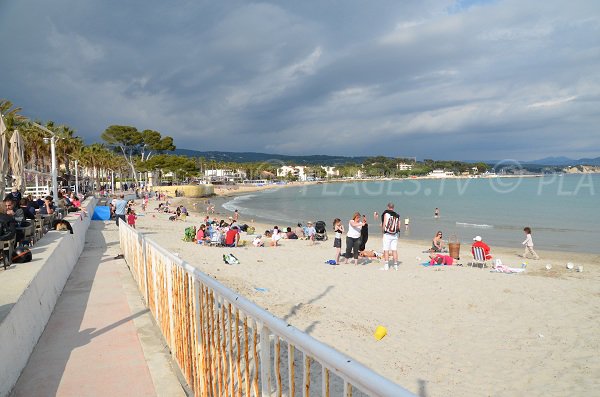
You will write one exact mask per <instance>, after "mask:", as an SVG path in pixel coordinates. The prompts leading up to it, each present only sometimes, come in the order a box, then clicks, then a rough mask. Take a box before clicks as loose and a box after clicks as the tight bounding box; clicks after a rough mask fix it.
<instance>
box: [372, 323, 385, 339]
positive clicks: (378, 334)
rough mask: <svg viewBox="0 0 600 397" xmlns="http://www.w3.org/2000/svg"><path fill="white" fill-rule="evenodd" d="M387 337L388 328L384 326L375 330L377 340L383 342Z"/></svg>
mask: <svg viewBox="0 0 600 397" xmlns="http://www.w3.org/2000/svg"><path fill="white" fill-rule="evenodd" d="M386 335H387V328H385V327H384V326H383V325H379V326H377V328H375V334H373V336H374V337H375V339H377V340H381V339H382V338H383V337H384V336H386Z"/></svg>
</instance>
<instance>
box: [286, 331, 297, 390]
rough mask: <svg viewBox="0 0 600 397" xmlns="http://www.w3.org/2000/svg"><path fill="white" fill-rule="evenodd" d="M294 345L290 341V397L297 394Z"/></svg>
mask: <svg viewBox="0 0 600 397" xmlns="http://www.w3.org/2000/svg"><path fill="white" fill-rule="evenodd" d="M294 350H295V349H294V345H292V344H291V343H289V342H288V377H289V382H288V383H289V389H290V397H294V395H295V394H296V363H295V361H294Z"/></svg>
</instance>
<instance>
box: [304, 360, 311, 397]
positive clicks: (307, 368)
mask: <svg viewBox="0 0 600 397" xmlns="http://www.w3.org/2000/svg"><path fill="white" fill-rule="evenodd" d="M303 383H304V388H303V396H304V397H309V396H310V357H309V356H308V354H306V353H304V382H303Z"/></svg>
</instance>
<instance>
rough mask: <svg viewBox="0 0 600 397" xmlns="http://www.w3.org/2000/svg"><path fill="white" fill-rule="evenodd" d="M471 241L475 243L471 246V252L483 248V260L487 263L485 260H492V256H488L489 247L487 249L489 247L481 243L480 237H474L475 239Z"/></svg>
mask: <svg viewBox="0 0 600 397" xmlns="http://www.w3.org/2000/svg"><path fill="white" fill-rule="evenodd" d="M473 241H475V242H474V243H473V245H472V246H471V252H474V251H473V248H475V247H480V248H483V254H484V255H485V260H486V261H487V260H490V259H492V255H490V247H489V245H487V244H486V243H484V242H483V241H481V236H475V238H473ZM473 256H474V255H473Z"/></svg>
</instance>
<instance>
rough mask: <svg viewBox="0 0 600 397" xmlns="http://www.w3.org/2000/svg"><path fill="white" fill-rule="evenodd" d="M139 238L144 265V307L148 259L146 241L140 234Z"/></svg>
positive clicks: (146, 294)
mask: <svg viewBox="0 0 600 397" xmlns="http://www.w3.org/2000/svg"><path fill="white" fill-rule="evenodd" d="M140 237H141V239H142V261H143V264H144V299H146V306H149V304H148V257H147V252H146V239H145V238H144V235H143V234H141V233H140Z"/></svg>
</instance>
